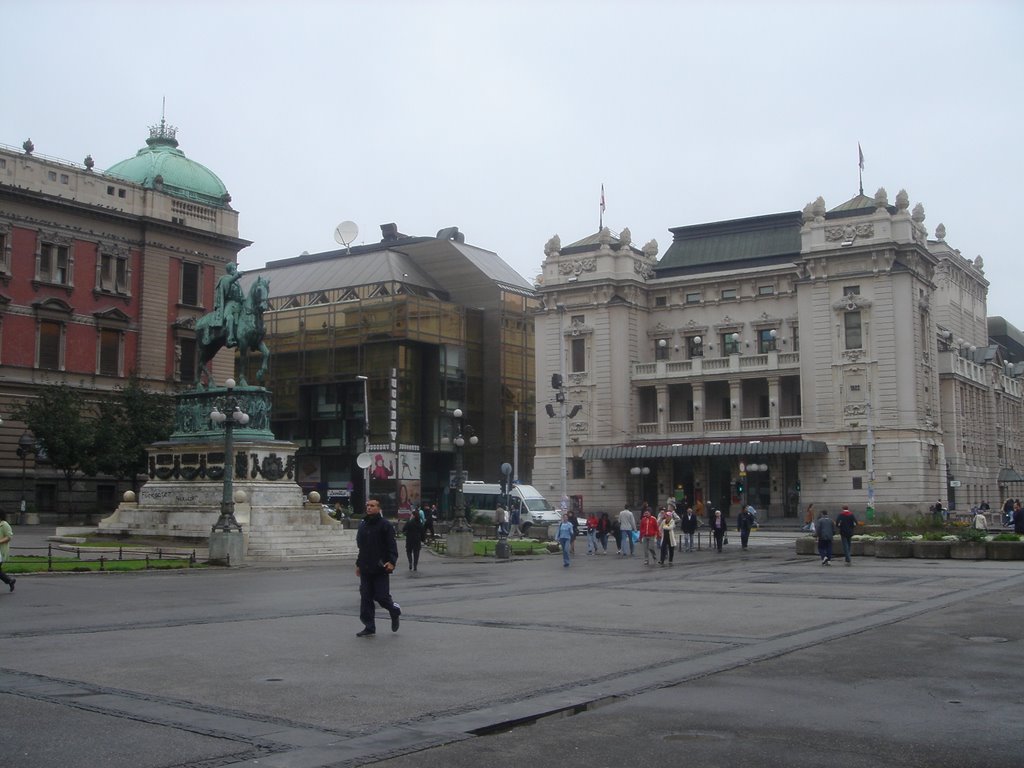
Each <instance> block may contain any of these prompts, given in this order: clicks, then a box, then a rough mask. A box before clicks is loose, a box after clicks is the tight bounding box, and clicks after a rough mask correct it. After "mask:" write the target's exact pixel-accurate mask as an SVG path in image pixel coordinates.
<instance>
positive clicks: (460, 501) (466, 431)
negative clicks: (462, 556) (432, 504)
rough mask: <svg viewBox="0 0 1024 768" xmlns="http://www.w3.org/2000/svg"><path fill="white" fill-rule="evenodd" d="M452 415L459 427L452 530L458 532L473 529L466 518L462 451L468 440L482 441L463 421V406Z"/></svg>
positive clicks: (455, 441)
mask: <svg viewBox="0 0 1024 768" xmlns="http://www.w3.org/2000/svg"><path fill="white" fill-rule="evenodd" d="M452 416H453V417H454V418H455V423H456V427H457V431H456V433H455V437H454V439H453V440H452V443H453V444H454V445H455V521H454V523H453V525H452V530H453V531H458V532H462V531H467V530H469V531H471V530H472V529H473V528H472V526H471V525H470V524H469V521H468V520H466V504H465V498H464V497H463V495H462V471H463V470H462V468H463V456H462V451H463V449H464V448H465V446H466V442H467V441H468V442H469V444H470V445H476V444H477V443H479V442H480V439H479V438H478V437H477V436H476V434H475V433H474V430H473V427H471V426H470V425H469V424H466V423H465V422H464V421H463V413H462V409H461V408H456V409H455V410H454V411H452Z"/></svg>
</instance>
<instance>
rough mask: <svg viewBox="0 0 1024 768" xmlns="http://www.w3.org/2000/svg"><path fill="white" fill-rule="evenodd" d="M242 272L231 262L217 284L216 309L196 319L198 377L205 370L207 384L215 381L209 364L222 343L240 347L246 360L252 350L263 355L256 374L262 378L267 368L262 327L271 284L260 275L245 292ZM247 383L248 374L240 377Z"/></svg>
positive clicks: (200, 379)
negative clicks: (246, 293) (247, 291)
mask: <svg viewBox="0 0 1024 768" xmlns="http://www.w3.org/2000/svg"><path fill="white" fill-rule="evenodd" d="M241 277H242V273H241V272H239V271H238V267H237V265H235V264H228V265H227V268H226V273H225V274H224V275H222V276H221V277H220V279H219V280H218V281H217V285H216V287H215V288H214V297H213V311H212V312H208V313H207V314H205V315H203V316H202V317H201V318H199V320H197V321H196V344H197V346H198V347H199V373H198V380H199V381H202V379H203V374H206V381H207V386H211V385H213V383H214V382H213V375H212V374H211V372H210V369H209V367H208V364H209V362H210V361H211V360H212V359H213V357H214V355H216V354H217V353H218V352H219V351H220V350H221V348H222V347H228V348H229V349H234V348H236V347H237V348H238V351H239V352H240V353H241V356H242V359H243V360H244V359H245V358H246V357H247V356H248V354H249V352H250V351H252V352H256V351H258V352H259V353H260V355H261V360H260V367H259V370H258V371H257V372H256V378H257V379H260V380H262V379H263V376H264V374H265V373H266V371H267V362H268V360H269V358H270V350H269V349H267V345H266V344H264V343H263V337H264V335H265V333H266V331H265V329H264V327H263V313H264V312H265V311H266V310H267V309H268V308H269V306H270V304H269V301H268V300H269V298H270V284H269V283H268V282H267V280H266V279H265V278H264V277H263V276H262V275H261V276H260V277H257V278H256V282H254V283H253V284H252V286H251V287H250V288H249V293H248V295H243V293H242V287H241V286H240V285H239V284H238V281H239V280H240V279H241ZM238 379H239V383H240V384H241V385H243V386H245V384H246V381H245V375H244V374H241V375H239V377H238Z"/></svg>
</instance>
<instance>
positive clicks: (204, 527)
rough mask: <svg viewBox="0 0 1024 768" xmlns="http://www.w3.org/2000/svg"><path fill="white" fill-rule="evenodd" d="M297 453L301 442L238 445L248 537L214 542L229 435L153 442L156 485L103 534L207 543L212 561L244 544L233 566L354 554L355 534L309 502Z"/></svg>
mask: <svg viewBox="0 0 1024 768" xmlns="http://www.w3.org/2000/svg"><path fill="white" fill-rule="evenodd" d="M243 432H244V431H243V430H241V429H238V430H236V434H238V433H243ZM297 450H298V446H296V445H295V444H294V443H290V442H287V441H281V440H273V439H244V438H242V439H237V440H235V442H234V451H233V452H234V475H233V477H232V486H233V494H232V495H233V497H234V499H235V519H236V520H237V521H238V522H239V524H240V525H241V526H242V532H241V534H240V535H239V536H233V537H228V538H225V537H216V536H214V537H211V533H212V532H213V531H212V529H213V526H214V524H215V523H216V522H217V520H218V519H219V518H220V509H221V502H222V500H223V497H224V469H225V468H224V442H223V438H221V439H220V440H211V439H209V438H206V439H204V438H197V439H176V440H169V441H164V442H160V443H154V444H153V445H152V446H150V448H149V449H148V453H149V467H150V473H149V474H150V479H149V481H147V482H146V484H145V485H143V486H142V488H141V489H139V496H138V498H137V499H134V500H132V501H122V502H121V504H120V505H119V506H118V507H117V509H116V510H115V511H114V513H113V514H112V515H110V516H109V517H106V518H104V519H103V520H101V521H100V523H99V530H100V531H101V532H107V533H110V534H112V535H119V536H123V535H130V536H140V537H142V536H157V537H167V538H173V539H177V540H180V541H181V542H182V543H183V544H186V545H188V546H195V547H197V548H204V547H206V546H207V545H208V546H209V548H210V557H211V558H213V556H214V551H215V549H216V551H217V552H218V554H222V553H223V552H225V551H226V552H231V551H235V550H231V549H228V550H223V549H221V548H219V547H221V545H223V546H227V545H228V543H229V542H235V541H237V540H239V539H240V540H241V542H242V544H241V545H238V544H231V546H232V547H235V548H237V547H238V546H241V547H242V549H241V552H242V555H241V557H238V556H237V555H234V556H231V562H232V563H238V562H241V561H244V560H250V561H276V560H290V559H309V558H315V557H347V556H352V557H354V556H355V554H356V544H355V531H351V530H345V529H344V527H343V526H342V525H341V523H339V522H338V521H337V520H334V519H333V518H331V517H330V516H328V515H326V514H324V513H323V511H322V508H321V505H320V504H319V502H317V503H304V502H303V498H302V489H301V488H300V487H299V485H298V483H297V482H296V480H295V452H296V451H297ZM216 533H222V532H219V531H218V532H216ZM231 533H232V534H235V533H237V532H231ZM221 539H223V541H220V540H221ZM215 540H217V544H216V545H215Z"/></svg>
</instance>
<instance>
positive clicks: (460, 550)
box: [445, 529, 475, 557]
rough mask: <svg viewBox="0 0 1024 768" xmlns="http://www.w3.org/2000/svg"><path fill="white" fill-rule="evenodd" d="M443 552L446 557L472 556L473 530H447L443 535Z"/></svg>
mask: <svg viewBox="0 0 1024 768" xmlns="http://www.w3.org/2000/svg"><path fill="white" fill-rule="evenodd" d="M445 540H446V544H445V553H446V554H447V555H448V557H473V555H474V554H475V553H474V552H473V530H472V529H469V530H465V531H456V530H451V531H448V535H447V536H446V537H445Z"/></svg>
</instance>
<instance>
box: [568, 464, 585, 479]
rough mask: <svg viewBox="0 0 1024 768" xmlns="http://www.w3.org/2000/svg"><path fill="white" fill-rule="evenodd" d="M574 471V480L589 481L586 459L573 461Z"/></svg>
mask: <svg viewBox="0 0 1024 768" xmlns="http://www.w3.org/2000/svg"><path fill="white" fill-rule="evenodd" d="M570 469H571V471H572V479H573V480H586V479H587V462H586V459H572V463H571V464H570Z"/></svg>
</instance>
